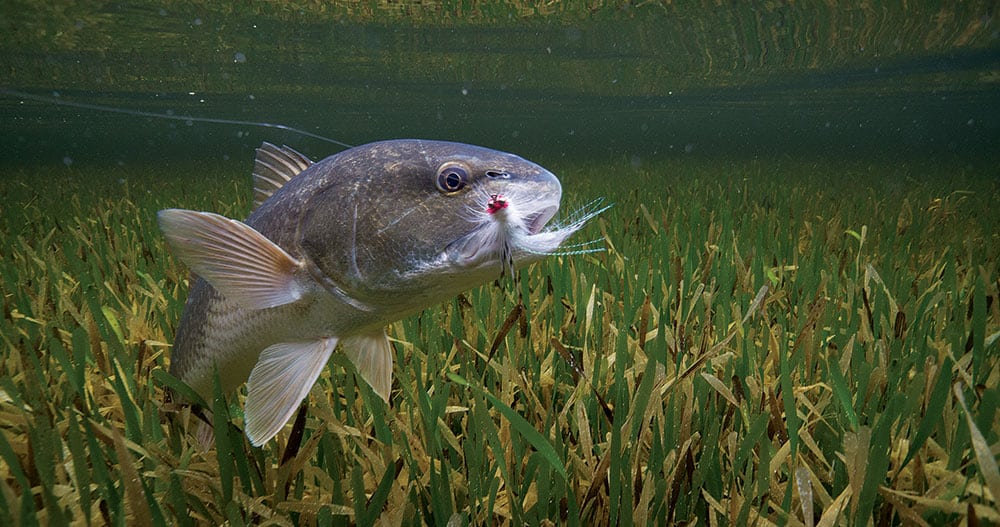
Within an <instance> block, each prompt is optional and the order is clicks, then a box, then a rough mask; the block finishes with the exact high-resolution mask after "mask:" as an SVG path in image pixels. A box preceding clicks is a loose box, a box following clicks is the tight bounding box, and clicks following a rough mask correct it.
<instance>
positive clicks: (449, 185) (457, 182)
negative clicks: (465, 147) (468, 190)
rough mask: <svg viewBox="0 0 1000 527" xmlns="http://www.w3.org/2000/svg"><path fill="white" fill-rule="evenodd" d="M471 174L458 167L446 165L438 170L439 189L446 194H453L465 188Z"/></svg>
mask: <svg viewBox="0 0 1000 527" xmlns="http://www.w3.org/2000/svg"><path fill="white" fill-rule="evenodd" d="M468 182H469V173H468V172H466V171H465V169H464V168H462V167H460V166H457V165H444V166H442V167H441V168H440V169H438V175H437V188H438V190H440V191H441V192H444V193H445V194H453V193H455V192H458V191H459V190H462V189H463V188H465V184H466V183H468Z"/></svg>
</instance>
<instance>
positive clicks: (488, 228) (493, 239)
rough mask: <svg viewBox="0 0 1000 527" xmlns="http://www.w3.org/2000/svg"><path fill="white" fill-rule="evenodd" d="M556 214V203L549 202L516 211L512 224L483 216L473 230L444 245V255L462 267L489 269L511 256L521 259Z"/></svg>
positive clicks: (543, 235)
mask: <svg viewBox="0 0 1000 527" xmlns="http://www.w3.org/2000/svg"><path fill="white" fill-rule="evenodd" d="M558 211H559V204H558V203H552V204H549V205H545V206H543V207H541V208H538V209H537V210H533V211H531V212H525V211H519V212H520V214H518V216H519V218H518V219H517V220H515V221H510V220H504V221H500V220H498V219H497V218H496V217H494V216H493V215H492V214H483V215H481V216H479V217H478V218H477V220H476V221H477V223H478V224H477V225H476V226H475V228H474V229H472V230H471V231H469V232H468V233H467V234H465V235H464V236H462V237H460V238H458V239H457V240H455V241H453V242H451V243H450V244H448V246H447V247H446V248H445V253H447V254H449V255H450V258H449V259H451V261H452V262H454V263H455V264H458V265H459V266H460V267H464V268H469V267H480V266H492V265H495V264H497V263H499V262H501V261H502V260H505V259H506V258H508V257H510V256H514V254H516V255H518V259H521V258H522V257H523V256H524V255H525V254H526V253H531V252H535V251H534V250H531V248H532V247H533V245H534V244H533V243H532V240H534V239H536V238H544V237H546V232H547V230H546V225H547V224H548V223H549V220H551V219H552V218H553V217H554V216H555V215H556V212H558ZM525 249H527V251H525ZM504 254H507V255H510V256H508V257H504V256H503V255H504Z"/></svg>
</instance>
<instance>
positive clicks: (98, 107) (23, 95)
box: [0, 88, 354, 148]
mask: <svg viewBox="0 0 1000 527" xmlns="http://www.w3.org/2000/svg"><path fill="white" fill-rule="evenodd" d="M0 94H2V95H6V96H8V97H12V98H15V99H28V100H30V101H35V102H41V103H46V104H54V105H56V106H65V107H68V108H79V109H81V110H92V111H95V112H107V113H118V114H123V115H131V116H133V117H149V118H152V119H164V120H168V121H184V122H193V123H211V124H224V125H233V126H256V127H258V128H271V129H275V130H283V131H286V132H292V133H294V134H299V135H302V136H305V137H311V138H313V139H319V140H320V141H326V142H327V143H331V144H335V145H337V146H342V147H344V148H352V147H353V146H354V145H351V144H348V143H345V142H343V141H338V140H336V139H332V138H330V137H326V136H322V135H319V134H315V133H312V132H309V131H306V130H302V129H300V128H294V127H292V126H287V125H284V124H279V123H268V122H263V121H242V120H239V119H222V118H216V117H195V116H193V115H171V114H167V113H156V112H147V111H143V110H130V109H128V108H117V107H114V106H105V105H102V104H92V103H86V102H76V101H67V100H63V99H61V98H60V97H61V96H60V95H58V94H56V95H54V96H51V97H50V96H46V95H35V94H33V93H27V92H23V91H18V90H10V89H7V88H0Z"/></svg>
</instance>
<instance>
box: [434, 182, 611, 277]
mask: <svg viewBox="0 0 1000 527" xmlns="http://www.w3.org/2000/svg"><path fill="white" fill-rule="evenodd" d="M480 196H481V198H482V199H478V200H476V201H475V202H474V203H475V204H474V205H470V206H469V207H468V208H467V209H466V213H467V214H466V220H467V221H469V222H470V223H472V224H473V225H475V228H474V229H473V230H472V231H471V232H470V233H469V234H467V235H466V236H465V237H463V238H462V239H460V240H458V241H457V242H456V244H455V245H453V246H452V248H453V249H457V250H458V253H459V254H460V257H461V259H462V260H463V261H464V262H465V263H466V264H467V265H468V264H472V265H475V264H479V263H485V262H489V261H493V262H498V263H499V264H500V266H501V276H503V275H505V274H507V273H511V274H513V271H514V264H515V262H517V261H520V260H525V259H536V258H531V255H534V256H549V255H572V254H583V253H590V252H596V251H601V250H603V249H602V248H594V247H590V248H588V246H590V245H593V244H594V243H596V242H598V241H600V240H592V241H588V242H584V243H579V244H574V245H570V246H566V247H564V248H563V249H564V250H559V249H560V246H561V245H562V242H563V241H565V240H566V239H567V238H568V237H569V236H570V235H572V234H573V233H574V232H576V231H578V230H580V229H581V228H582V227H583V226H584V224H586V223H587V222H588V221H590V220H591V219H593V218H594V217H595V216H597V215H598V214H600V213H602V212H604V211H605V210H607V209H608V208H610V205H603V206H602V204H603V201H604V200H603V198H598V199H596V200H593V201H591V202H590V203H587V204H585V205H584V206H582V207H581V208H579V209H577V210H575V211H573V212H572V213H570V214H569V215H568V216H567V217H566V218H564V219H563V220H561V221H559V222H555V223H553V224H552V225H548V226H546V223H547V222H548V221H549V220H550V219H551V218H552V216H553V215H555V213H556V211H557V210H558V204H553V203H552V199H551V197H548V196H544V195H536V194H531V193H529V192H520V193H517V192H515V193H510V194H504V193H495V194H493V193H490V191H488V190H482V191H480ZM556 203H558V202H556Z"/></svg>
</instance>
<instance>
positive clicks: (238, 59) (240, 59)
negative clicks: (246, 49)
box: [233, 51, 247, 64]
mask: <svg viewBox="0 0 1000 527" xmlns="http://www.w3.org/2000/svg"><path fill="white" fill-rule="evenodd" d="M246 61H247V56H246V55H244V54H243V53H242V52H239V51H237V52H236V53H235V54H233V62H235V63H237V64H243V63H244V62H246Z"/></svg>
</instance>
